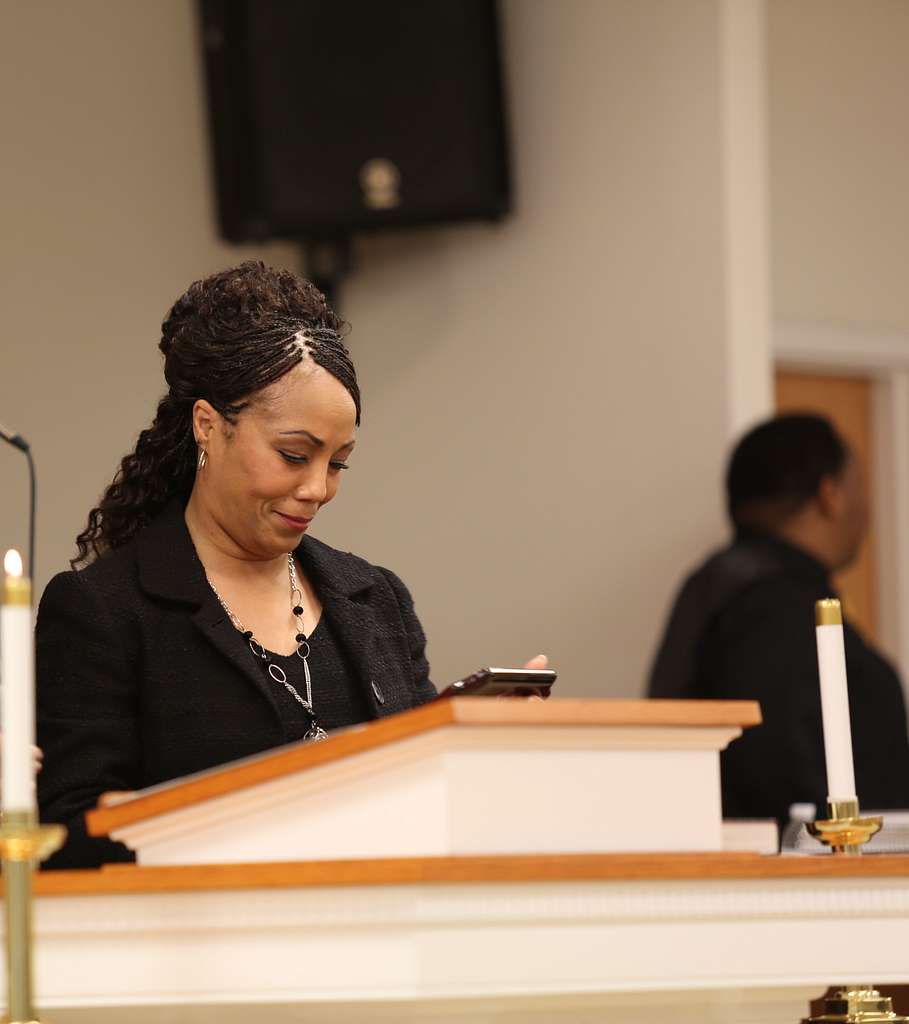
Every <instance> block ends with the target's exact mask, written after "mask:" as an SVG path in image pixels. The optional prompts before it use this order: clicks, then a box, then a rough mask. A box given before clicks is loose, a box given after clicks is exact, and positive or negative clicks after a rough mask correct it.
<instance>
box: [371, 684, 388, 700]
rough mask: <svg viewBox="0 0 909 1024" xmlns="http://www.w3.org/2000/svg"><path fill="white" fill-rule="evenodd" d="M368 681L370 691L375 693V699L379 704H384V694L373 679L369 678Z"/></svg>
mask: <svg viewBox="0 0 909 1024" xmlns="http://www.w3.org/2000/svg"><path fill="white" fill-rule="evenodd" d="M369 683H370V685H371V686H372V692H373V693H374V694H375V695H376V700H377V701H378V702H379V703H380V704H384V703H385V696H384V694H383V693H382V691H381V690H380V689H379V687H378V686H377V685H376V681H375V679H370V680H369Z"/></svg>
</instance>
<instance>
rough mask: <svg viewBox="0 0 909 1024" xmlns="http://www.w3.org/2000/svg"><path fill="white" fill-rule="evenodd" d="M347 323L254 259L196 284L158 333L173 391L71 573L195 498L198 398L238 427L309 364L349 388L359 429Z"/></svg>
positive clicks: (94, 520)
mask: <svg viewBox="0 0 909 1024" xmlns="http://www.w3.org/2000/svg"><path fill="white" fill-rule="evenodd" d="M345 327H346V324H344V322H343V321H342V320H341V319H340V318H339V317H338V316H337V314H336V313H335V312H334V311H333V310H332V309H331V308H330V307H329V306H328V304H327V302H326V301H325V296H324V295H322V293H321V292H320V291H318V289H316V288H315V287H314V286H313V285H312V284H310V283H309V282H308V281H305V280H303V279H302V278H300V277H298V276H297V275H296V274H292V273H290V272H289V271H286V270H274V269H272V268H270V267H266V266H265V264H263V263H260V262H257V261H249V262H247V263H242V264H240V266H238V267H232V268H230V269H229V270H225V271H222V272H221V273H219V274H213V275H212V276H211V277H208V278H205V279H204V280H202V281H196V282H195V283H194V284H192V285H191V286H190V287H189V289H187V291H186V293H185V294H184V295H182V296H181V297H180V298H179V299H178V300H177V301H176V302H175V303H174V305H173V307H172V309H171V310H170V312H169V313H168V315H167V317H166V319H165V321H164V324H163V325H162V329H161V342H160V345H159V347H160V349H161V352H162V353H163V354H164V376H165V379H166V381H167V384H168V386H169V391H168V393H167V394H166V395H165V396H164V397H163V398H162V399H161V401H160V402H159V404H158V409H157V412H156V414H155V419H154V421H153V422H152V424H151V426H150V427H148V428H147V429H146V430H143V431H142V433H141V434H140V435H139V438H138V440H137V442H136V447H135V450H134V451H132V452H130V453H129V454H128V455H126V456H124V458H123V460H122V461H121V463H120V468H119V469H118V471H117V474H116V476H115V477H114V479H113V482H112V483H111V484H110V486H109V487H108V488H107V490H106V491H105V492H104V494H103V496H102V498H101V501H100V502H99V503H98V505H97V506H96V507H95V508H93V509H92V510H91V512H90V513H89V516H88V522H87V524H86V527H85V529H84V530H83V531H82V532H81V533H80V534H79V536H78V537H77V538H76V547H77V550H78V554H77V555H76V557H75V558H74V559H73V560H72V563H71V564H72V566H73V568H77V567H78V566H80V565H84V564H86V563H88V562H90V561H92V560H93V559H95V558H98V557H100V556H102V555H104V554H105V553H107V552H109V551H113V550H115V549H116V548H118V547H121V546H122V545H123V544H125V543H127V541H129V540H130V539H131V538H132V537H133V536H134V535H135V534H136V533H137V532H138V531H139V530H141V529H142V528H143V527H144V526H146V525H147V524H148V523H149V522H150V521H151V520H152V519H153V518H154V517H155V516H156V515H157V514H158V513H159V512H160V511H161V510H162V509H163V508H164V506H165V505H166V504H167V503H168V502H169V501H170V500H171V498H174V497H176V496H181V497H184V498H187V499H188V497H189V494H190V492H191V490H192V487H193V480H194V476H195V464H196V443H195V439H194V437H193V430H192V410H193V406H194V405H195V403H196V402H197V401H198V400H199V399H205V400H206V401H208V402H209V403H210V404H211V405H212V406H213V407H214V408H215V409H217V410H218V412H219V413H220V414H221V415H222V416H224V417H225V418H226V419H228V420H230V421H233V420H234V419H235V417H236V416H237V414H238V413H240V412H241V411H242V410H243V409H244V408H245V407H246V406H247V405H248V404H249V400H250V398H251V397H252V396H253V395H254V394H255V392H257V391H260V390H261V389H262V388H265V387H268V386H269V385H270V384H273V383H274V382H275V381H276V380H279V379H280V378H281V377H283V376H284V374H286V373H288V372H289V371H290V370H291V369H293V367H294V366H296V365H297V364H298V363H300V362H302V361H303V360H304V359H306V358H310V359H312V360H313V362H315V363H316V364H318V365H319V366H322V367H323V368H324V369H325V370H327V371H328V372H329V373H331V374H332V375H333V376H334V377H336V378H337V379H338V380H339V381H340V382H341V384H343V385H344V387H345V388H346V389H347V391H348V392H349V393H350V395H351V397H352V398H353V400H354V404H355V406H356V414H357V415H356V420H357V423H359V422H360V390H359V386H358V384H357V376H356V371H355V370H354V366H353V363H352V362H351V359H350V353H349V352H348V350H347V348H346V346H345V345H344V342H343V340H342V336H343V331H344V328H345Z"/></svg>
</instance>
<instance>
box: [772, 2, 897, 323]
mask: <svg viewBox="0 0 909 1024" xmlns="http://www.w3.org/2000/svg"><path fill="white" fill-rule="evenodd" d="M907 53H909V4H907V3H906V2H905V0H798V2H793V0H769V4H768V55H769V86H770V88H769V111H770V180H771V214H772V220H771V224H772V230H771V236H772V244H773V290H774V306H775V310H776V313H777V315H778V316H779V317H784V318H796V319H800V320H808V321H819V322H824V323H832V324H837V323H839V324H847V325H853V326H854V325H859V324H866V325H879V326H881V327H887V328H896V329H898V330H900V331H909V289H907V287H906V279H907V268H909V184H907V183H909V132H907V130H906V123H907V106H909V60H907Z"/></svg>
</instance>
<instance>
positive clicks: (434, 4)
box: [199, 0, 509, 242]
mask: <svg viewBox="0 0 909 1024" xmlns="http://www.w3.org/2000/svg"><path fill="white" fill-rule="evenodd" d="M199 6H200V12H201V27H202V32H201V36H202V42H203V47H204V52H205V67H206V75H207V81H208V96H209V110H210V115H211V129H212V141H213V148H214V166H215V173H216V177H217V192H218V210H219V216H220V221H221V230H222V233H223V235H224V236H225V237H226V238H227V239H229V240H231V241H235V242H244V241H261V240H265V239H269V238H290V239H304V240H305V239H309V240H318V239H332V238H344V237H346V236H349V235H350V234H351V233H352V232H355V231H363V230H371V229H378V228H389V227H396V226H405V225H413V224H428V223H434V222H443V221H454V220H463V219H469V218H486V219H495V218H499V217H501V216H503V215H504V214H505V213H506V212H507V211H508V207H509V178H508V159H507V145H506V132H505V117H504V109H503V97H502V82H501V65H500V57H499V32H498V19H497V12H496V6H495V3H494V2H493V0H385V2H376V0H201V2H200V5H199Z"/></svg>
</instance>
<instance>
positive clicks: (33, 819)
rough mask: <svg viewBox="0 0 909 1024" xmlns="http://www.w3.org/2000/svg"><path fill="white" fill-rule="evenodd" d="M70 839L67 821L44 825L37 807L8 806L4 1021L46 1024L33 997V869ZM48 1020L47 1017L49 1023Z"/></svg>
mask: <svg viewBox="0 0 909 1024" xmlns="http://www.w3.org/2000/svg"><path fill="white" fill-rule="evenodd" d="M65 839H66V829H65V828H64V827H63V826H62V825H40V824H38V819H37V815H36V814H35V812H34V811H33V810H27V811H8V812H5V813H4V814H3V820H2V823H0V858H2V861H3V903H4V908H3V909H4V917H5V923H6V935H5V940H6V986H7V1016H5V1017H4V1018H3V1024H41V1020H40V1018H39V1017H38V1016H37V1014H36V1012H35V1007H34V1001H33V998H32V872H33V871H34V867H35V863H36V862H37V861H39V860H44V858H45V857H48V856H50V854H52V853H53V852H54V850H57V849H59V848H60V847H61V846H62V845H63V841H64V840H65ZM45 1024H46V1022H45Z"/></svg>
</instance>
